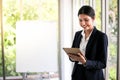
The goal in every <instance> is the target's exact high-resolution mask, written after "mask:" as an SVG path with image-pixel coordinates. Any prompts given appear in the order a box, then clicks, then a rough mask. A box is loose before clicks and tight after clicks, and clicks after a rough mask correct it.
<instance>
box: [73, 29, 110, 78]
mask: <svg viewBox="0 0 120 80" xmlns="http://www.w3.org/2000/svg"><path fill="white" fill-rule="evenodd" d="M81 32H82V31H78V32H76V34H75V37H74V40H73V44H72V47H73V48H79V45H80V42H81V39H82V35H81ZM107 46H108V38H107V35H106V34H105V33H103V32H101V31H99V30H97V29H96V28H95V27H94V29H93V32H92V34H91V36H90V38H89V41H88V44H87V46H86V52H85V57H86V59H87V61H86V65H85V66H79V67H81V68H80V69H81V71H79V73H80V74H82V75H84V76H80V75H79V74H78V75H79V76H80V77H81V79H84V80H105V79H104V75H103V70H102V69H104V68H105V67H106V62H107ZM78 65H79V64H78V62H77V61H76V62H75V64H74V68H73V72H72V78H73V79H72V80H75V79H74V74H75V72H76V70H77V67H78ZM81 79H79V80H81ZM76 80H77V79H76Z"/></svg>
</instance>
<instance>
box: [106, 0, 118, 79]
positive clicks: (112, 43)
mask: <svg viewBox="0 0 120 80" xmlns="http://www.w3.org/2000/svg"><path fill="white" fill-rule="evenodd" d="M117 13H118V12H117V0H110V1H109V25H108V26H107V29H108V34H109V35H108V37H109V53H108V55H109V58H108V60H109V61H108V67H109V68H108V69H109V70H108V71H109V80H116V70H117V68H116V66H117V28H118V23H117V22H118V21H117V16H118V14H117Z"/></svg>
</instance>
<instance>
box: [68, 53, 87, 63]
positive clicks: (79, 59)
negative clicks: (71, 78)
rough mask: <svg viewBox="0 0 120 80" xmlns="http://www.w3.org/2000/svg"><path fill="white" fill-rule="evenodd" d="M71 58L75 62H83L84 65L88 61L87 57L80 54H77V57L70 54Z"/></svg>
mask: <svg viewBox="0 0 120 80" xmlns="http://www.w3.org/2000/svg"><path fill="white" fill-rule="evenodd" d="M68 55H69V57H70V58H72V59H73V60H74V61H79V62H81V63H82V64H85V63H86V59H85V57H84V56H83V55H82V54H80V53H77V55H73V54H68Z"/></svg>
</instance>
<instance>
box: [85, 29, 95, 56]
mask: <svg viewBox="0 0 120 80" xmlns="http://www.w3.org/2000/svg"><path fill="white" fill-rule="evenodd" d="M96 31H97V29H96V28H95V27H94V29H93V32H92V34H91V36H90V38H89V41H88V43H87V45H86V52H85V53H86V54H87V53H88V49H89V47H90V45H91V44H92V41H93V40H94V38H95V33H96Z"/></svg>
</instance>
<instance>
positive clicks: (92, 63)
mask: <svg viewBox="0 0 120 80" xmlns="http://www.w3.org/2000/svg"><path fill="white" fill-rule="evenodd" d="M107 47H108V38H107V35H106V34H101V35H100V36H99V38H98V40H97V46H96V54H95V56H96V59H95V60H87V61H86V65H85V67H86V69H103V68H105V67H106V64H107Z"/></svg>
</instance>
